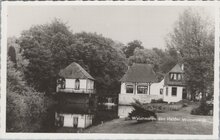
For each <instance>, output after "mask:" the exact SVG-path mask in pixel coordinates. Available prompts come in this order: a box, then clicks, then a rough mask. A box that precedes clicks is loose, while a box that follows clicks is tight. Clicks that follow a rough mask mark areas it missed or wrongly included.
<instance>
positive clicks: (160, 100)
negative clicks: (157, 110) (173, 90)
mask: <svg viewBox="0 0 220 140" xmlns="http://www.w3.org/2000/svg"><path fill="white" fill-rule="evenodd" d="M151 103H167V102H165V101H163V99H152V100H151Z"/></svg>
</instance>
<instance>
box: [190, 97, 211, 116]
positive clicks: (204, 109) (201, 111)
mask: <svg viewBox="0 0 220 140" xmlns="http://www.w3.org/2000/svg"><path fill="white" fill-rule="evenodd" d="M212 112H213V105H208V104H207V103H206V101H205V100H202V101H201V102H200V105H199V107H197V108H193V109H192V111H191V114H192V115H213V113H212Z"/></svg>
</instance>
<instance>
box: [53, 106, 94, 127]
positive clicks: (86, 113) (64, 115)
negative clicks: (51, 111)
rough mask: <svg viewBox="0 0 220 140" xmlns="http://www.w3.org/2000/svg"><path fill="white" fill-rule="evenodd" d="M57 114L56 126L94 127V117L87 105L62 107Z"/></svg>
mask: <svg viewBox="0 0 220 140" xmlns="http://www.w3.org/2000/svg"><path fill="white" fill-rule="evenodd" d="M57 108H58V109H57V111H56V112H55V126H59V127H73V128H87V127H89V126H91V125H92V120H93V118H94V115H93V114H92V111H91V110H90V109H89V108H88V107H86V106H85V104H84V105H83V104H78V105H77V104H75V105H74V106H73V105H62V106H59V107H57Z"/></svg>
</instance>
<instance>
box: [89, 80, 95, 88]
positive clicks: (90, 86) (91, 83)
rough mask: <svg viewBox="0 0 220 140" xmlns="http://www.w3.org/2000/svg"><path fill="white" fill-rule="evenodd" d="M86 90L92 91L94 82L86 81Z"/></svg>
mask: <svg viewBox="0 0 220 140" xmlns="http://www.w3.org/2000/svg"><path fill="white" fill-rule="evenodd" d="M87 89H94V81H92V80H90V79H87Z"/></svg>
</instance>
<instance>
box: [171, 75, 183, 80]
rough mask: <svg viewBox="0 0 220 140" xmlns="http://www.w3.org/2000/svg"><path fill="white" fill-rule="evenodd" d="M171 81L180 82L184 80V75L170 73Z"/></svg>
mask: <svg viewBox="0 0 220 140" xmlns="http://www.w3.org/2000/svg"><path fill="white" fill-rule="evenodd" d="M170 80H174V81H177V80H178V81H180V80H182V74H181V73H170Z"/></svg>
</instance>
